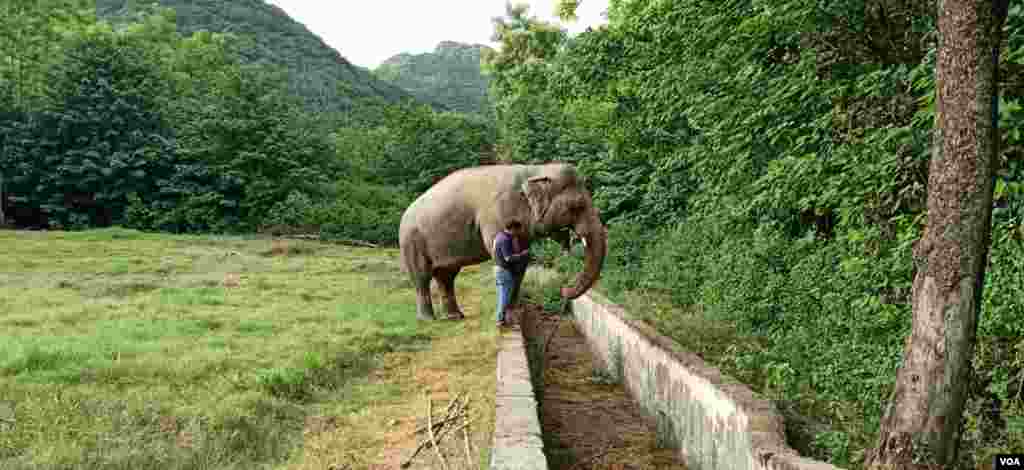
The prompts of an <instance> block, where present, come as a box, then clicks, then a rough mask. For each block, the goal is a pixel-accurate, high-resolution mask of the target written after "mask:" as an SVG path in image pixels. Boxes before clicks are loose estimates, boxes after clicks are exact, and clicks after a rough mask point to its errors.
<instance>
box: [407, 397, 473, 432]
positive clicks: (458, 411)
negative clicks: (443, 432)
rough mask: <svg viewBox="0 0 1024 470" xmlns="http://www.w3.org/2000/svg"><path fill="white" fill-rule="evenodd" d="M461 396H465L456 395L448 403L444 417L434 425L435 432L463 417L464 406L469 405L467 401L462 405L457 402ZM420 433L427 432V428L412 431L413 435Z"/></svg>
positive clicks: (422, 427)
mask: <svg viewBox="0 0 1024 470" xmlns="http://www.w3.org/2000/svg"><path fill="white" fill-rule="evenodd" d="M463 395H465V393H460V394H459V395H456V396H455V398H453V399H452V401H451V402H449V403H448V407H447V408H445V416H444V418H442V419H441V421H439V422H437V423H435V424H434V428H436V429H435V432H436V431H437V430H440V429H441V428H443V427H444V425H445V424H447V423H448V422H449V421H452V420H454V419H457V418H458V417H459V416H462V415H463V410H464V409H465V407H466V404H468V403H469V400H468V399H467V400H466V402H465V403H462V402H461V401H460V400H459V399H460V398H461V397H462V396H463ZM455 405H458V406H457V407H456V406H455ZM453 410H454V413H453ZM421 432H427V427H426V426H420V427H418V428H416V430H415V431H413V434H419V433H421Z"/></svg>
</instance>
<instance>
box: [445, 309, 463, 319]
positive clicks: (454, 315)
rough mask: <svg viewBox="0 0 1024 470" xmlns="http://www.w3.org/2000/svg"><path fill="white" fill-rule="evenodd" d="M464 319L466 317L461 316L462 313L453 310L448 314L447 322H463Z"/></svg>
mask: <svg viewBox="0 0 1024 470" xmlns="http://www.w3.org/2000/svg"><path fill="white" fill-rule="evenodd" d="M465 318H466V316H465V315H463V314H462V312H460V311H458V310H455V311H454V312H448V319H449V320H463V319H465Z"/></svg>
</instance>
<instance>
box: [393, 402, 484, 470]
mask: <svg viewBox="0 0 1024 470" xmlns="http://www.w3.org/2000/svg"><path fill="white" fill-rule="evenodd" d="M426 395H427V424H426V426H420V427H419V428H417V429H415V430H414V431H413V435H416V434H419V433H423V432H426V433H427V438H426V439H424V440H423V441H422V442H420V444H419V445H418V446H417V447H416V449H415V450H414V451H413V453H412V455H410V456H409V458H408V459H406V461H405V462H404V463H402V464H401V468H408V467H409V466H410V465H412V461H413V459H415V458H416V456H417V455H419V453H420V452H421V451H422V450H423V449H425V448H426V447H427V446H430V447H431V448H433V449H434V452H435V454H437V456H438V458H439V459H440V460H441V465H442V466H443V467H444V468H445V469H446V470H447V468H448V467H447V461H446V460H445V459H444V455H443V454H441V450H440V442H441V440H442V438H443V437H445V436H446V435H448V434H449V433H454V432H458V431H459V430H460V429H461V430H465V428H466V427H468V426H469V423H471V422H472V421H473V420H472V419H471V418H469V416H468V415H467V414H466V411H467V410H468V408H469V402H470V397H467V396H466V393H465V392H463V393H459V394H457V395H456V396H455V397H454V398H452V400H451V401H450V402H448V406H447V407H446V409H445V412H444V417H443V418H441V419H440V421H436V422H435V421H434V409H433V400H431V399H430V392H427V393H426ZM459 418H462V419H463V423H462V425H460V426H455V425H454V423H456V422H457V421H458V419H459ZM464 434H465V433H464ZM464 438H465V439H468V436H464ZM466 446H467V449H468V446H469V443H468V441H467V442H466Z"/></svg>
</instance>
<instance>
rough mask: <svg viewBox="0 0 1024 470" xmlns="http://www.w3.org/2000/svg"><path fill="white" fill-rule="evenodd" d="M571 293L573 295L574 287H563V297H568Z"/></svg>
mask: <svg viewBox="0 0 1024 470" xmlns="http://www.w3.org/2000/svg"><path fill="white" fill-rule="evenodd" d="M570 295H572V289H571V288H569V287H563V288H562V298H563V299H568V298H569V296H570Z"/></svg>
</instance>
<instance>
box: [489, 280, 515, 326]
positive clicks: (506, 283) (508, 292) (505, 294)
mask: <svg viewBox="0 0 1024 470" xmlns="http://www.w3.org/2000/svg"><path fill="white" fill-rule="evenodd" d="M494 278H495V283H496V284H497V286H498V311H497V315H496V316H497V319H498V321H505V307H508V304H509V303H510V302H511V301H512V291H513V289H515V287H516V275H515V273H513V272H512V271H509V270H507V269H504V268H501V267H495V269H494Z"/></svg>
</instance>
